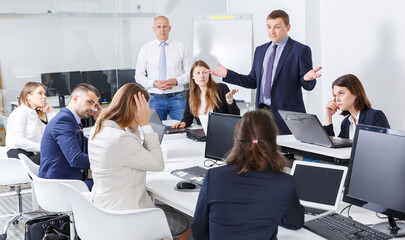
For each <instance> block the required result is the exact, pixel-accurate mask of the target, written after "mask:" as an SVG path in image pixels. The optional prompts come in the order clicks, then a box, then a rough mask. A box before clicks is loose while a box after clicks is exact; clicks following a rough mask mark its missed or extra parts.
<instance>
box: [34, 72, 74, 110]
mask: <svg viewBox="0 0 405 240" xmlns="http://www.w3.org/2000/svg"><path fill="white" fill-rule="evenodd" d="M41 82H42V84H43V85H45V90H46V93H47V96H58V98H59V106H60V107H64V106H65V96H66V95H70V93H71V92H72V90H73V89H74V87H75V86H76V85H77V84H79V83H81V82H82V77H81V74H80V72H79V71H73V72H51V73H42V74H41Z"/></svg>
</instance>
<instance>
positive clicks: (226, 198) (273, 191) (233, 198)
mask: <svg viewBox="0 0 405 240" xmlns="http://www.w3.org/2000/svg"><path fill="white" fill-rule="evenodd" d="M236 173H237V171H235V170H234V166H233V165H226V166H223V167H217V168H212V169H210V170H209V171H208V172H207V174H206V176H205V180H204V183H203V185H202V187H201V190H200V195H199V197H198V202H197V206H196V210H195V213H194V218H193V223H192V225H191V228H192V234H193V238H194V239H195V240H200V239H210V240H214V239H221V240H222V239H233V240H235V239H249V240H250V239H252V240H253V239H277V230H278V226H283V227H286V228H289V229H299V228H301V227H302V226H303V224H304V208H303V207H302V206H301V204H300V202H299V200H298V196H297V193H296V190H295V184H294V179H293V177H292V176H290V175H288V174H286V173H283V172H274V171H272V170H266V171H265V172H262V173H261V172H255V171H252V172H247V173H245V174H243V175H237V174H236Z"/></svg>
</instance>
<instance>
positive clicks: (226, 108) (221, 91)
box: [181, 83, 240, 127]
mask: <svg viewBox="0 0 405 240" xmlns="http://www.w3.org/2000/svg"><path fill="white" fill-rule="evenodd" d="M229 91H230V90H229V88H228V86H227V85H226V84H223V83H217V92H218V96H219V99H220V100H221V101H220V102H218V106H219V107H215V108H214V110H213V111H214V112H217V113H228V114H234V115H240V110H239V108H238V106H237V105H236V102H235V101H233V103H232V104H231V105H229V104H228V103H227V102H226V97H225V95H226V94H227V93H228V92H229ZM189 96H190V93H188V97H187V99H186V108H185V109H184V115H183V119H182V120H181V121H182V122H185V123H186V127H188V126H190V125H191V124H192V123H193V120H194V115H193V114H192V113H191V110H190V100H189ZM195 119H196V121H197V124H198V125H201V123H200V119H198V117H196V118H195Z"/></svg>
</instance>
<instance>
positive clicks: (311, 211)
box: [305, 207, 327, 216]
mask: <svg viewBox="0 0 405 240" xmlns="http://www.w3.org/2000/svg"><path fill="white" fill-rule="evenodd" d="M326 212H327V210H323V209H318V208H311V207H305V214H307V215H312V216H317V215H320V214H322V213H326Z"/></svg>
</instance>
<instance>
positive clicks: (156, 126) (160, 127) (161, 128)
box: [149, 122, 167, 143]
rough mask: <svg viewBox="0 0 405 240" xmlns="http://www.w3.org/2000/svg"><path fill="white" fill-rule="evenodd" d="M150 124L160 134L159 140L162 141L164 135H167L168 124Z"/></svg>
mask: <svg viewBox="0 0 405 240" xmlns="http://www.w3.org/2000/svg"><path fill="white" fill-rule="evenodd" d="M149 124H150V126H151V127H152V128H153V131H155V133H157V134H158V137H159V142H160V143H162V140H163V136H164V135H165V131H166V127H167V126H166V125H164V124H159V123H154V122H150V123H149Z"/></svg>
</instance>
